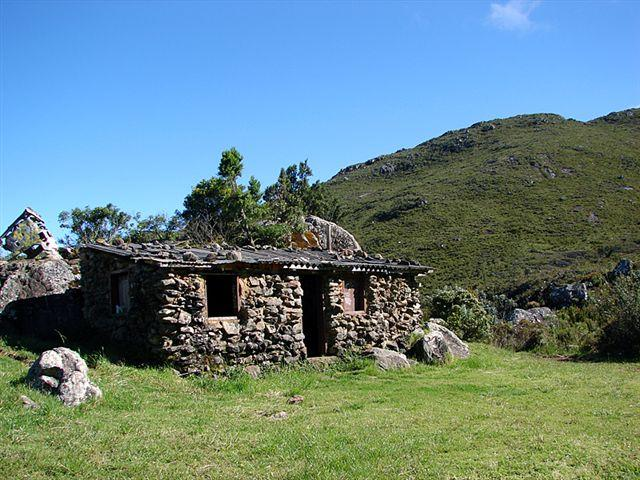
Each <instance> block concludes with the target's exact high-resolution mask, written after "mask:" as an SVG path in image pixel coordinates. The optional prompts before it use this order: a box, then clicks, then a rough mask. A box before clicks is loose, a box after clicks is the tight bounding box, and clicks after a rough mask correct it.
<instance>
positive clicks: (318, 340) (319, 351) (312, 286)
mask: <svg viewBox="0 0 640 480" xmlns="http://www.w3.org/2000/svg"><path fill="white" fill-rule="evenodd" d="M300 282H301V283H302V291H303V294H302V333H304V344H305V346H306V347H307V357H320V356H322V355H326V353H327V335H326V328H325V324H324V316H323V314H322V278H321V277H320V276H318V275H304V276H301V277H300Z"/></svg>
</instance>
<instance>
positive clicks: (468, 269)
mask: <svg viewBox="0 0 640 480" xmlns="http://www.w3.org/2000/svg"><path fill="white" fill-rule="evenodd" d="M327 186H328V188H329V191H330V192H331V193H332V194H333V195H335V196H336V197H337V199H338V200H339V201H341V202H342V203H343V204H344V207H345V210H346V215H345V217H344V218H343V219H342V220H341V223H342V224H343V225H344V226H345V227H346V228H348V229H350V230H351V231H352V232H353V233H354V234H355V235H356V237H357V238H358V239H359V240H360V241H361V242H362V244H363V246H364V248H365V249H366V250H368V251H371V252H379V253H382V254H385V255H389V256H391V257H396V256H401V257H413V258H416V259H418V260H420V261H421V262H423V263H425V264H427V265H430V266H433V267H435V269H436V272H435V273H434V274H433V275H432V276H430V279H429V280H428V284H431V285H442V284H445V283H459V284H463V285H466V286H472V287H473V286H477V287H481V288H485V289H488V290H503V289H506V288H512V287H514V286H516V285H520V284H523V283H526V282H530V281H533V280H536V279H552V278H556V277H559V276H564V277H566V278H571V277H574V276H576V275H582V274H587V273H589V272H592V271H602V270H607V269H610V268H611V267H612V266H613V264H614V263H615V261H616V260H617V259H619V258H621V257H630V258H632V259H635V260H638V259H640V109H632V110H626V111H623V112H617V113H612V114H609V115H607V116H605V117H601V118H597V119H595V120H592V121H589V122H580V121H577V120H572V119H565V118H563V117H561V116H559V115H553V114H535V115H519V116H516V117H512V118H507V119H498V120H492V121H487V122H480V123H476V124H474V125H472V126H470V127H469V128H466V129H463V130H457V131H452V132H447V133H445V134H444V135H442V136H440V137H438V138H435V139H432V140H429V141H428V142H425V143H421V144H420V145H418V146H416V147H414V148H411V149H403V150H400V151H397V152H395V153H393V154H390V155H383V156H380V157H377V158H375V159H373V160H369V161H367V162H364V163H360V164H357V165H353V166H351V167H347V168H345V169H343V170H342V171H340V172H339V173H338V174H337V175H336V176H335V177H333V178H332V179H331V180H329V182H328V183H327Z"/></svg>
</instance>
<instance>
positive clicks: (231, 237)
mask: <svg viewBox="0 0 640 480" xmlns="http://www.w3.org/2000/svg"><path fill="white" fill-rule="evenodd" d="M242 160H243V157H242V155H240V153H239V152H238V151H237V150H236V149H235V148H232V149H230V150H226V151H224V152H222V156H221V159H220V164H219V166H218V176H217V177H211V178H209V179H206V180H201V181H200V182H199V183H198V184H197V185H196V186H195V187H194V188H193V190H192V191H191V193H190V194H189V195H187V197H186V198H185V200H184V210H183V211H182V213H181V215H182V218H183V219H184V220H185V221H186V222H187V234H189V231H190V230H195V229H196V228H195V227H197V230H199V231H203V228H202V227H203V225H202V224H203V223H206V224H207V226H208V227H210V231H211V234H212V235H211V236H212V238H211V239H210V241H225V242H227V243H231V244H246V243H250V244H253V243H254V238H255V235H254V233H255V226H256V224H257V222H258V221H260V220H261V219H262V217H263V210H264V208H263V207H262V205H261V203H260V199H261V196H262V195H261V192H260V183H259V182H258V180H256V179H255V178H253V177H251V178H250V180H249V187H248V188H245V187H244V186H243V185H241V184H240V183H239V182H238V180H239V179H240V176H241V175H242V168H243V165H242Z"/></svg>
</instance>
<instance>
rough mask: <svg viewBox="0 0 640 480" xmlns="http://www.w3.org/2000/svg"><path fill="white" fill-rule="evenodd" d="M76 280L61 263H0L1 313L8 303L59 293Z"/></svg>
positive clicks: (17, 261)
mask: <svg viewBox="0 0 640 480" xmlns="http://www.w3.org/2000/svg"><path fill="white" fill-rule="evenodd" d="M74 280H76V275H75V274H74V273H73V270H72V269H71V266H70V265H69V264H68V263H67V262H65V261H64V260H57V259H47V260H14V261H10V262H0V312H2V310H4V308H5V307H6V306H7V305H8V304H9V303H11V302H13V301H15V300H23V299H28V298H35V297H43V296H46V295H54V294H62V293H64V292H66V291H67V290H68V289H69V287H70V286H71V283H72V282H73V281H74Z"/></svg>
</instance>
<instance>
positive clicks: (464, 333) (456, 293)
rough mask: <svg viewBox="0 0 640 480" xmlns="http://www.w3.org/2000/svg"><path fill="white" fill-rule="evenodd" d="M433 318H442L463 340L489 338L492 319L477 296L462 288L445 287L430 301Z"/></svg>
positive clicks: (430, 298)
mask: <svg viewBox="0 0 640 480" xmlns="http://www.w3.org/2000/svg"><path fill="white" fill-rule="evenodd" d="M428 304H429V310H430V313H431V316H432V317H437V318H442V319H443V320H444V321H445V323H446V325H447V327H448V328H450V329H451V330H453V331H454V332H455V333H456V335H458V336H459V337H460V338H462V339H463V340H481V339H484V338H486V337H487V336H488V334H489V328H490V326H491V324H492V323H493V322H492V318H491V316H490V315H489V314H488V313H487V311H486V310H485V308H484V306H483V305H482V303H481V302H480V300H479V299H478V297H477V296H475V295H474V294H473V293H472V292H470V291H469V290H466V289H464V288H461V287H444V288H441V289H439V290H437V291H436V292H435V293H434V294H433V295H432V296H431V297H429V299H428Z"/></svg>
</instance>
